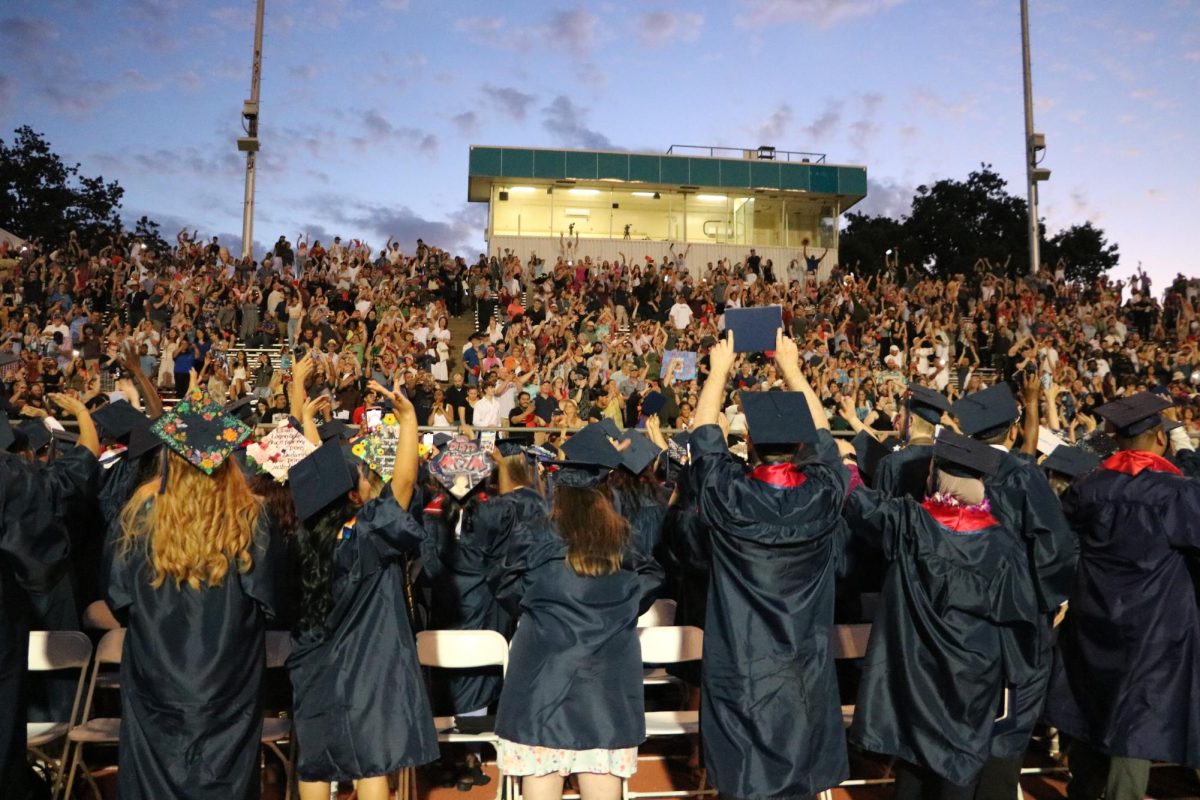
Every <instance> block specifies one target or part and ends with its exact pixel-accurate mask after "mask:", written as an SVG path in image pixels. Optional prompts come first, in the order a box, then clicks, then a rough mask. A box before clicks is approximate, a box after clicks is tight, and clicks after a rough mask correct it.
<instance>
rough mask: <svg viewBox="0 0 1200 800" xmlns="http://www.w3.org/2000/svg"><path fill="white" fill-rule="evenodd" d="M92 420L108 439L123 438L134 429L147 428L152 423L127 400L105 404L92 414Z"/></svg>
mask: <svg viewBox="0 0 1200 800" xmlns="http://www.w3.org/2000/svg"><path fill="white" fill-rule="evenodd" d="M92 421H94V422H95V423H96V427H97V428H98V429H99V431H100V434H101V435H102V436H107V437H108V438H110V439H124V438H125V437H127V436H129V435H130V434H131V433H133V431H134V430H137V429H143V430H149V429H150V426H151V425H153V424H154V423H153V422H151V421H150V418H149V417H147V416H146V415H145V414H143V413H142V412H141V411H138V410H137V409H136V408H134V407H133V406H132V405H131V404H130V403H129V401H127V400H117V401H115V402H111V403H107V404H105V405H104V406H102V407H101V408H99V409H97V410H96V411H95V413H93V414H92Z"/></svg>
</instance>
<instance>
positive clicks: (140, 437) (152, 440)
mask: <svg viewBox="0 0 1200 800" xmlns="http://www.w3.org/2000/svg"><path fill="white" fill-rule="evenodd" d="M161 446H162V439H159V438H158V437H157V436H155V435H154V432H153V431H151V430H150V429H149V428H144V429H143V428H134V429H133V431H132V432H130V434H129V448H128V449H127V450H126V451H125V458H127V459H130V460H132V459H135V458H140V457H142V456H144V455H146V453H150V452H153V451H154V450H157V449H158V448H159V447H161Z"/></svg>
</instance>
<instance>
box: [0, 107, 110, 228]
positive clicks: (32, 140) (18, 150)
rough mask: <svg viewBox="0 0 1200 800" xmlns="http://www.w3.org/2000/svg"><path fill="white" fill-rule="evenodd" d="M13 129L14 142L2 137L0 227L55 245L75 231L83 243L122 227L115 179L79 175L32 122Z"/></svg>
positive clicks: (77, 167)
mask: <svg viewBox="0 0 1200 800" xmlns="http://www.w3.org/2000/svg"><path fill="white" fill-rule="evenodd" d="M14 133H15V134H16V136H15V137H14V139H13V140H12V143H11V145H10V144H9V143H6V142H5V141H4V140H2V139H0V186H3V187H4V188H3V191H2V192H0V227H2V228H5V229H7V230H10V231H12V232H13V233H15V234H16V235H18V236H22V237H24V238H26V239H42V240H44V241H46V242H50V243H54V244H57V243H61V242H65V241H66V240H67V236H68V234H69V233H70V231H77V232H78V236H79V240H80V242H81V243H82V244H85V245H86V244H87V243H89V242H92V241H94V240H96V239H97V238H98V237H100V236H101V235H103V234H109V233H114V232H116V231H119V230H120V229H121V218H120V216H119V215H118V214H117V211H118V210H119V209H120V207H121V198H122V196H123V195H124V194H125V190H124V189H122V188H121V187H120V186H119V185H118V184H117V183H116V181H109V182H105V180H104V178H103V176H96V177H94V178H91V177H87V176H85V175H80V174H79V164H74V165H67V164H65V163H64V162H63V160H62V158H60V157H59V156H58V154H57V153H55V152H54V151H53V150H51V149H50V143H49V142H47V141H46V140H45V138H43V137H42V135H41V134H39V133H37V132H36V131H34V130H33V128H30V127H29V126H28V125H25V126H22V127H20V128H17V129H16V131H14Z"/></svg>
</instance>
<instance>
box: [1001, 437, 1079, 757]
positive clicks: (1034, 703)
mask: <svg viewBox="0 0 1200 800" xmlns="http://www.w3.org/2000/svg"><path fill="white" fill-rule="evenodd" d="M984 486H985V488H986V491H987V497H988V500H989V502H990V503H991V506H992V513H993V514H995V515H996V517H997V518H998V519H999V520H1000V521H1001V522H1002V523H1003V525H1004V529H1005V530H1006V531H1008V532H1009V533H1010V534H1011V535H1014V536H1016V537H1017V538H1018V539H1019V540H1020V541H1021V542H1022V544H1023V546H1024V547H1025V549H1026V553H1027V563H1028V565H1029V570H1030V574H1031V576H1032V578H1033V581H1034V588H1035V589H1036V591H1037V596H1038V602H1039V606H1040V608H1041V612H1042V613H1041V615H1040V616H1039V618H1038V631H1039V634H1040V636H1039V646H1038V647H1037V648H1035V649H1033V650H1032V651H1031V652H1030V658H1031V660H1030V663H1029V664H1028V665H1027V667H1028V668H1027V669H1026V670H1023V672H1025V674H1027V675H1028V676H1029V679H1028V680H1027V681H1025V682H1022V683H1019V684H1017V685H1014V686H1012V687H1011V689H1010V697H1009V706H1010V711H1011V713H1010V714H1009V716H1008V717H1007V718H1006V719H1004V720H1003V721H1002V722H1000V723H999V724H997V726H996V730H995V731H994V733H993V736H992V755H993V756H995V757H997V758H1003V759H1010V760H1012V759H1019V758H1021V757H1022V756H1023V755H1024V753H1025V750H1026V748H1027V747H1028V746H1029V738H1030V736H1032V735H1033V728H1034V726H1035V725H1036V724H1037V722H1038V719H1040V718H1041V715H1042V709H1043V707H1044V705H1045V701H1046V687H1047V685H1048V684H1049V681H1050V670H1051V666H1052V664H1053V661H1054V657H1053V643H1054V629H1053V620H1054V615H1055V614H1056V613H1057V611H1058V607H1059V606H1060V605H1062V603H1063V602H1064V601H1066V599H1067V597H1068V596H1069V595H1070V591H1071V584H1072V581H1073V579H1074V575H1075V565H1076V562H1077V561H1078V558H1079V540H1078V538H1077V537H1076V535H1075V532H1074V531H1072V530H1071V526H1070V524H1069V523H1068V522H1067V518H1066V517H1065V516H1064V515H1063V511H1062V503H1061V502H1060V501H1059V499H1058V496H1057V495H1056V494H1055V493H1054V489H1053V488H1051V486H1050V482H1049V481H1047V480H1046V476H1045V474H1044V473H1043V472H1042V471H1041V470H1040V469H1039V468H1038V467H1037V465H1036V463H1035V462H1034V461H1033V460H1032V459H1031V458H1030V457H1029V456H1027V455H1024V454H1021V453H1012V452H1008V453H1005V455H1004V458H1003V460H1002V461H1001V462H1000V467H999V469H998V470H997V471H996V474H995V475H993V476H991V477H990V478H988V479H987V480H986V481H985V482H984Z"/></svg>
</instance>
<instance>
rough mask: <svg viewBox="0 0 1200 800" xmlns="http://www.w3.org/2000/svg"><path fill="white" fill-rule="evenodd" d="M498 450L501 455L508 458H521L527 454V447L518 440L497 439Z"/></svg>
mask: <svg viewBox="0 0 1200 800" xmlns="http://www.w3.org/2000/svg"><path fill="white" fill-rule="evenodd" d="M496 449H497V450H499V451H500V455H502V456H504V457H505V458H508V457H509V456H519V455H523V454H524V453H525V445H523V444H522V443H521V442H519V441H517V440H516V439H497V440H496Z"/></svg>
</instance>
